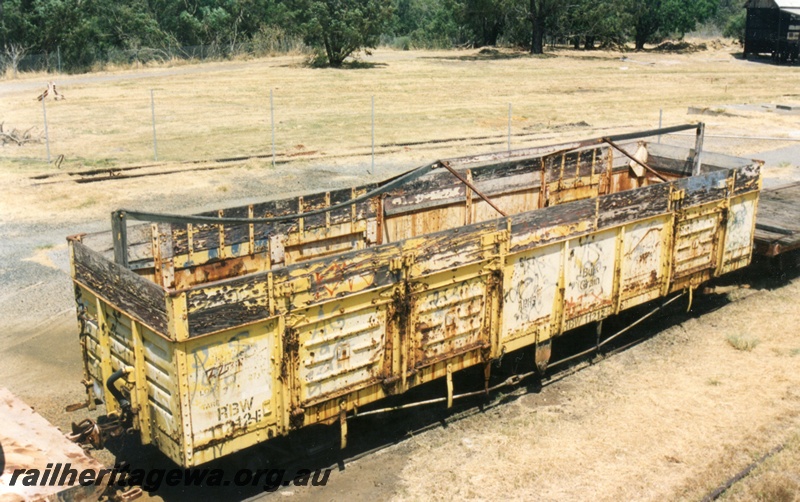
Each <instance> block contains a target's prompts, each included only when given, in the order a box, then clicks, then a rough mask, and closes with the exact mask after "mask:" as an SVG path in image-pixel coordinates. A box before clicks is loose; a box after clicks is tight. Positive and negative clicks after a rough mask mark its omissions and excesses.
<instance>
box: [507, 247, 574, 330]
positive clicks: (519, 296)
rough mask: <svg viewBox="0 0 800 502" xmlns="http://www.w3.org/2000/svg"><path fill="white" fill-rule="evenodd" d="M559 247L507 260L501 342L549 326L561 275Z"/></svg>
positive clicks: (534, 250) (538, 250) (539, 250)
mask: <svg viewBox="0 0 800 502" xmlns="http://www.w3.org/2000/svg"><path fill="white" fill-rule="evenodd" d="M562 250H563V245H562V244H560V243H559V244H551V245H549V246H544V247H540V248H535V249H533V250H531V251H526V252H524V253H519V254H517V255H513V256H511V257H509V258H508V259H507V265H506V269H505V285H504V288H503V333H502V335H501V343H502V342H507V341H510V340H513V339H515V338H518V337H520V336H523V335H525V334H528V333H530V332H532V331H533V329H534V328H535V327H536V326H542V325H549V323H550V321H551V318H552V316H553V313H554V306H555V304H556V300H557V296H558V285H559V278H560V275H561V258H562V255H563V253H562Z"/></svg>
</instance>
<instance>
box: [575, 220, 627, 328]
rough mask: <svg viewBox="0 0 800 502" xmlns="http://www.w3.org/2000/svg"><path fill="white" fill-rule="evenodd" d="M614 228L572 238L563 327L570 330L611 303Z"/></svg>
mask: <svg viewBox="0 0 800 502" xmlns="http://www.w3.org/2000/svg"><path fill="white" fill-rule="evenodd" d="M616 244H617V231H616V230H606V231H601V232H597V233H594V234H590V235H587V236H585V237H580V238H579V239H577V241H571V242H570V243H569V248H568V250H567V259H566V263H565V270H564V317H565V319H566V322H565V328H564V329H571V328H573V327H576V326H580V325H581V324H585V323H586V322H588V321H589V320H593V319H594V318H595V317H596V316H598V315H599V316H601V317H604V316H605V315H608V314H607V312H605V313H604V312H603V311H602V310H601V309H604V308H605V309H608V308H610V307H611V305H612V301H613V293H614V270H615V266H616Z"/></svg>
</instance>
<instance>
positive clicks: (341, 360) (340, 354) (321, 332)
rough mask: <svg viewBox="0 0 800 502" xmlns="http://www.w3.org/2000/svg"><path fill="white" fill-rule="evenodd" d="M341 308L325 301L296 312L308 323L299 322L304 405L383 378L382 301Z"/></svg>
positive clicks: (364, 297) (367, 300) (384, 320)
mask: <svg viewBox="0 0 800 502" xmlns="http://www.w3.org/2000/svg"><path fill="white" fill-rule="evenodd" d="M360 296H361V300H362V301H361V302H360V303H362V304H366V305H370V307H369V308H365V309H361V310H355V311H351V312H346V313H341V309H343V305H342V304H341V303H340V302H329V303H326V304H322V305H319V306H318V307H314V308H311V309H308V310H306V311H304V312H300V313H298V315H299V317H300V318H304V319H306V318H307V319H309V321H310V322H307V323H303V324H300V325H298V326H297V327H296V328H295V329H296V330H297V336H298V341H299V349H298V355H299V361H300V369H299V374H298V378H299V384H300V401H301V403H302V405H303V406H307V405H308V404H309V403H312V402H316V401H319V400H321V399H329V398H331V397H333V396H336V395H340V394H342V393H343V392H348V391H352V390H354V389H359V388H364V387H366V386H367V385H369V384H372V383H375V382H377V381H378V380H380V379H382V378H383V361H384V350H385V347H386V340H385V336H386V326H387V308H386V305H385V304H384V305H381V306H378V307H372V306H371V303H372V302H371V300H372V297H371V295H360Z"/></svg>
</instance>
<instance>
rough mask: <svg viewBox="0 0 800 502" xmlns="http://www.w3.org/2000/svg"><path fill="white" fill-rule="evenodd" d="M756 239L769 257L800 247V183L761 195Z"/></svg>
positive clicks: (757, 245) (763, 252) (761, 250)
mask: <svg viewBox="0 0 800 502" xmlns="http://www.w3.org/2000/svg"><path fill="white" fill-rule="evenodd" d="M755 239H756V249H757V250H758V251H759V252H760V253H762V254H764V255H767V256H774V255H778V254H782V253H786V252H788V251H791V250H793V249H798V248H800V183H792V184H789V185H786V186H782V187H778V188H772V189H769V190H764V191H763V192H761V197H760V200H759V204H758V217H757V222H756V234H755Z"/></svg>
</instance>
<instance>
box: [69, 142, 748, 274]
mask: <svg viewBox="0 0 800 502" xmlns="http://www.w3.org/2000/svg"><path fill="white" fill-rule="evenodd" d="M693 155H694V154H693V151H691V150H686V149H684V148H677V147H672V146H667V145H662V144H659V143H655V142H645V141H638V142H628V143H626V144H624V145H616V144H615V145H614V146H613V147H612V146H611V145H609V144H603V145H598V146H595V147H584V148H579V149H574V150H568V151H547V149H531V150H520V151H514V152H512V153H511V154H510V156H506V157H505V158H503V156H502V155H486V156H478V157H469V158H461V159H452V160H446V161H439V162H435V163H433V164H431V165H429V166H425V168H423V169H425V170H426V171H429V172H426V173H425V174H424V175H422V176H420V177H417V178H416V179H414V180H413V181H410V182H408V183H403V184H401V185H400V186H398V187H396V188H393V189H390V190H387V191H383V192H382V193H380V194H378V195H376V196H374V197H370V198H367V199H365V200H361V201H359V202H356V203H353V204H348V201H350V200H353V199H356V198H360V197H363V196H364V194H368V193H370V192H376V191H381V188H382V186H383V185H386V184H388V183H390V182H391V181H393V180H388V181H385V182H381V183H372V184H368V185H362V186H359V187H356V188H352V189H341V190H334V191H330V192H320V193H315V194H312V195H306V196H300V197H294V198H288V199H279V200H274V201H269V202H264V203H260V204H254V205H250V206H241V207H233V208H228V209H221V210H218V211H213V212H205V213H200V214H198V215H196V216H200V217H209V218H219V219H220V220H219V221H220V223H206V224H202V223H201V224H192V223H176V222H171V223H158V224H156V223H153V224H140V225H132V226H130V227H128V228H127V230H126V233H127V235H126V246H125V248H126V250H125V255H126V256H125V257H124V260H125V263H126V264H127V266H128V267H129V268H130V269H132V270H134V271H135V272H136V273H137V274H139V275H140V276H142V277H145V278H147V279H149V280H151V281H153V282H155V283H156V284H158V285H160V286H163V287H164V288H166V289H168V290H182V289H186V288H190V287H193V286H197V285H201V284H206V283H210V282H214V281H219V280H222V279H228V278H231V277H238V276H242V275H246V274H251V273H257V272H264V271H268V270H273V269H276V268H280V267H283V266H287V265H292V264H295V263H300V262H304V261H308V260H312V259H316V258H324V257H331V256H332V255H336V254H338V253H343V252H347V251H352V250H358V249H364V248H368V247H372V246H375V245H379V244H384V243H390V242H397V241H401V240H404V239H409V238H412V237H417V236H421V235H427V234H432V233H436V232H440V231H444V230H451V229H455V228H458V227H462V226H464V225H470V224H472V223H479V222H484V221H489V220H495V219H497V218H500V217H502V216H505V215H507V216H512V215H518V214H521V213H525V212H528V211H533V210H536V209H539V208H543V207H551V206H555V205H559V204H564V203H567V202H572V201H577V200H584V199H589V198H594V197H597V196H599V195H605V194H613V193H619V192H623V191H626V190H631V189H635V188H641V187H646V186H651V185H654V184H659V183H663V182H665V181H673V180H676V179H680V178H685V177H689V176H691V174H692V164H693ZM634 158H635V159H637V160H638V162H637V160H633V159H634ZM445 163H447V164H448V165H449V166H450V167H451V168H453V169H454V170H456V171H457V172H458V173H460V174H461V175H462V178H463V180H462V179H459V178H458V177H456V176H455V175H454V174H452V173H451V172H450V171H448V170H447V169H445V168H444V164H445ZM742 165H744V162H743V159H740V158H736V157H729V156H726V155H721V154H711V153H704V156H703V164H702V172H704V173H707V172H710V171H714V170H720V169H731V168H736V167H741V166H742ZM464 180H466V183H465V182H464ZM471 187H472V188H475V189H476V190H473V189H472V188H471ZM479 193H480V195H479ZM484 197H485V198H486V199H488V201H487V200H485V199H484ZM493 206H494V207H493ZM329 207H330V208H332V209H330V210H326V208H329ZM498 209H499V210H500V211H501V212H502V213H501V212H500V211H498ZM312 212H313V213H314V214H312V215H308V216H303V214H304V213H312ZM287 215H289V216H291V215H296V216H297V217H296V218H292V219H287V220H286V221H282V222H275V223H250V224H247V223H240V224H236V223H233V224H231V223H226V222H224V221H223V220H222V219H225V220H228V219H258V218H274V217H281V216H287ZM83 243H84V244H85V245H87V246H88V247H90V248H93V249H94V250H95V251H99V252H101V253H104V255H105V256H106V257H107V258H109V259H112V260H113V258H114V245H113V242H112V236H111V233H110V232H104V233H101V234H94V235H88V236H85V237H84V239H83ZM117 261H118V262H119V261H120V260H119V258H118V259H117Z"/></svg>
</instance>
